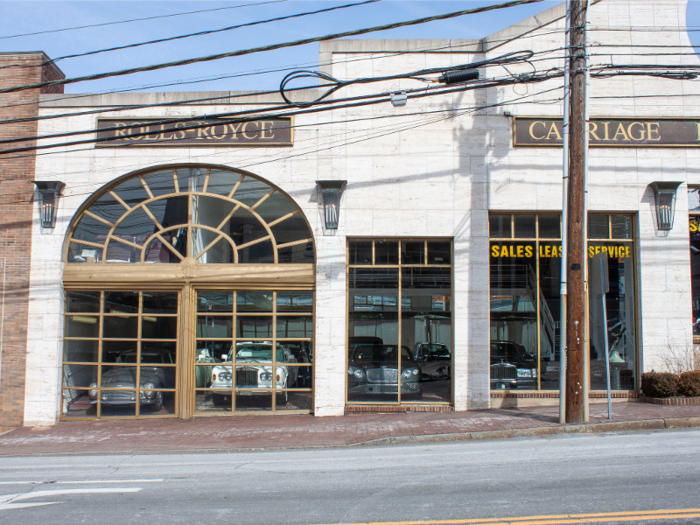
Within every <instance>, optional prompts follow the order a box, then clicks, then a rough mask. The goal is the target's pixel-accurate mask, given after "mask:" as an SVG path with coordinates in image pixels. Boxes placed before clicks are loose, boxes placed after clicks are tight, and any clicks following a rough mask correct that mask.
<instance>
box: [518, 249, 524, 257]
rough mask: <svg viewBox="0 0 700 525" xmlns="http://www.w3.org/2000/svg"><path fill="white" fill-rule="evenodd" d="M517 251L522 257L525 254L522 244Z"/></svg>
mask: <svg viewBox="0 0 700 525" xmlns="http://www.w3.org/2000/svg"><path fill="white" fill-rule="evenodd" d="M517 253H518V257H522V256H523V247H522V246H518V251H517Z"/></svg>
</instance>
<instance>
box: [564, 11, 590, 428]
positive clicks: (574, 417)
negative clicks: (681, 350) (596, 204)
mask: <svg viewBox="0 0 700 525" xmlns="http://www.w3.org/2000/svg"><path fill="white" fill-rule="evenodd" d="M587 10H588V0H573V1H572V2H571V32H570V39H569V46H570V51H569V56H570V57H571V58H570V78H571V80H570V82H571V84H570V93H571V96H570V114H569V119H570V120H569V184H568V196H567V202H568V221H567V224H565V225H564V227H565V228H567V242H566V247H565V249H566V251H567V260H568V268H567V282H568V295H567V299H566V305H567V306H566V345H567V352H566V422H567V423H583V422H584V421H585V410H584V403H585V401H586V400H585V399H584V382H585V379H586V378H585V377H584V370H585V357H586V356H585V347H586V318H585V314H586V307H585V305H586V290H585V278H584V265H585V264H587V259H586V253H585V247H586V242H585V241H586V238H585V235H586V232H585V231H584V229H585V225H586V220H585V219H586V215H585V214H586V210H585V207H586V206H585V192H586V168H587V154H588V153H587V149H588V148H587V146H588V143H587V142H588V141H587V137H586V134H587V133H588V129H587V127H588V126H587V122H586V118H587V111H586V66H587V61H586V54H587V49H586V11H587Z"/></svg>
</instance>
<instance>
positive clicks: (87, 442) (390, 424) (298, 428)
mask: <svg viewBox="0 0 700 525" xmlns="http://www.w3.org/2000/svg"><path fill="white" fill-rule="evenodd" d="M558 418H559V409H558V407H531V408H516V409H499V410H479V411H468V412H413V413H400V414H376V413H375V414H361V415H349V416H345V417H324V418H316V417H313V416H310V415H287V416H284V415H283V416H231V417H201V418H195V419H189V420H182V419H151V420H113V421H105V420H102V421H94V422H92V421H78V422H63V423H59V424H58V425H56V426H53V427H48V428H18V429H15V430H11V431H9V432H6V433H4V434H0V456H21V455H53V454H115V453H116V454H145V453H163V452H178V451H181V452H185V451H187V452H200V451H201V452H206V451H233V450H251V449H258V450H259V449H271V448H309V447H338V446H349V445H363V444H366V445H380V444H389V443H413V442H421V441H453V440H455V441H456V440H467V439H504V438H515V437H528V436H538V435H553V434H560V433H577V432H615V431H635V430H661V429H666V428H686V427H700V405H694V406H660V405H651V404H647V403H615V404H614V405H613V422H612V423H609V422H608V420H607V406H606V405H604V404H595V405H591V406H590V423H588V424H585V425H564V426H562V425H559V423H558Z"/></svg>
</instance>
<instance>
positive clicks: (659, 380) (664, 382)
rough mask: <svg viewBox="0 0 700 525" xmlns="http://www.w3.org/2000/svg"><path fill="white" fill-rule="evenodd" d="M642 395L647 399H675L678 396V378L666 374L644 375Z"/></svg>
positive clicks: (650, 373)
mask: <svg viewBox="0 0 700 525" xmlns="http://www.w3.org/2000/svg"><path fill="white" fill-rule="evenodd" d="M642 393H643V394H644V395H645V396H647V397H673V396H676V395H678V376H677V375H676V374H667V373H665V372H647V373H646V374H642Z"/></svg>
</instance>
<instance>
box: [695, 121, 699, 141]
mask: <svg viewBox="0 0 700 525" xmlns="http://www.w3.org/2000/svg"><path fill="white" fill-rule="evenodd" d="M695 126H696V127H697V128H698V138H697V140H700V122H696V123H695Z"/></svg>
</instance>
